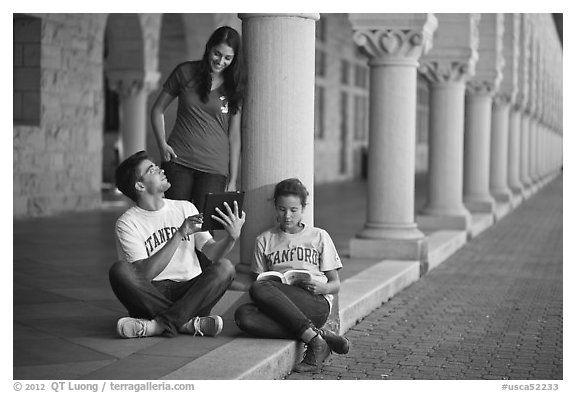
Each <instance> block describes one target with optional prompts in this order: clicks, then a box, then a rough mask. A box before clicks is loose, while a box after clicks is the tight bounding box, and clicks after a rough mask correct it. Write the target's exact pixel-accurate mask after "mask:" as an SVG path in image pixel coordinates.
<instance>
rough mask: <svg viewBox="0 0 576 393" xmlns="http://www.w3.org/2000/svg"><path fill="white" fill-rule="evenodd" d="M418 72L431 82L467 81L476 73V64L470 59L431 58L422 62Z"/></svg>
mask: <svg viewBox="0 0 576 393" xmlns="http://www.w3.org/2000/svg"><path fill="white" fill-rule="evenodd" d="M418 72H420V73H421V74H422V76H424V78H426V79H427V80H428V82H430V83H445V82H465V81H466V80H468V78H469V77H470V75H473V73H474V64H473V62H472V61H471V60H470V59H468V60H466V59H434V60H432V59H429V60H427V61H424V62H420V67H419V68H418Z"/></svg>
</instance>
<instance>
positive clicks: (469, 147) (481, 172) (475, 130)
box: [464, 14, 504, 214]
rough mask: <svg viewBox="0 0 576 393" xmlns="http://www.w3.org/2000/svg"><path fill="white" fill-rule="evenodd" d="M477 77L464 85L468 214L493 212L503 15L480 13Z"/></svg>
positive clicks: (465, 188) (465, 199)
mask: <svg viewBox="0 0 576 393" xmlns="http://www.w3.org/2000/svg"><path fill="white" fill-rule="evenodd" d="M479 33H480V42H479V48H478V55H479V57H478V62H477V63H476V74H475V75H474V76H473V77H472V78H470V80H469V81H468V83H467V84H466V103H465V108H466V109H465V123H464V124H465V127H464V204H465V206H466V208H467V209H468V210H469V211H470V212H471V213H490V214H492V213H493V212H494V208H495V202H494V198H493V197H492V195H491V194H490V154H491V152H490V147H491V145H490V144H491V142H490V139H491V135H490V133H491V122H492V97H493V95H494V93H495V92H496V91H497V90H498V89H499V88H500V82H501V81H502V66H503V63H502V59H503V58H502V35H503V33H504V26H503V20H502V14H482V18H481V19H480V24H479Z"/></svg>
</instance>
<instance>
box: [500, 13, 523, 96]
mask: <svg viewBox="0 0 576 393" xmlns="http://www.w3.org/2000/svg"><path fill="white" fill-rule="evenodd" d="M519 36H520V15H519V14H504V37H503V55H504V69H503V71H502V76H503V78H502V83H501V84H500V91H499V94H504V95H509V96H510V99H511V101H512V102H516V99H517V94H518V83H519V77H518V75H519V63H520V38H519Z"/></svg>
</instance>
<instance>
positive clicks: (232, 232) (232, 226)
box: [212, 201, 246, 240]
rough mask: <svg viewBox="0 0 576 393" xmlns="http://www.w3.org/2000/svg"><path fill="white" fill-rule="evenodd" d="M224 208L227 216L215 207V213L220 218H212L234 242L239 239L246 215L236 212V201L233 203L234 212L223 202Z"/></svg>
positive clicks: (215, 216) (214, 216)
mask: <svg viewBox="0 0 576 393" xmlns="http://www.w3.org/2000/svg"><path fill="white" fill-rule="evenodd" d="M224 207H225V208H226V212H227V214H226V213H224V212H223V211H222V210H220V208H218V207H217V208H216V212H217V213H218V214H219V215H220V217H218V216H217V215H215V214H213V215H212V218H213V219H214V220H216V221H218V222H219V223H221V224H222V225H223V226H224V229H225V230H226V232H228V235H229V236H230V237H231V238H232V239H234V240H236V239H238V238H239V237H240V231H241V230H242V225H244V221H246V213H244V212H239V211H238V210H239V209H238V202H236V201H234V211H232V209H231V208H230V205H228V203H227V202H224Z"/></svg>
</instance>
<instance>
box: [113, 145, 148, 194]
mask: <svg viewBox="0 0 576 393" xmlns="http://www.w3.org/2000/svg"><path fill="white" fill-rule="evenodd" d="M147 158H148V154H147V153H146V151H144V150H142V151H139V152H138V153H134V154H132V155H131V156H130V157H128V158H127V159H125V160H124V161H122V163H121V164H120V165H118V168H116V187H118V189H119V190H120V191H121V192H122V194H124V195H126V196H127V197H128V198H130V199H132V200H133V201H134V202H137V200H136V199H137V197H138V193H137V192H136V188H135V187H134V186H135V185H136V181H137V179H138V174H137V173H136V168H137V167H138V165H140V163H141V162H142V161H144V160H146V159H147Z"/></svg>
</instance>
